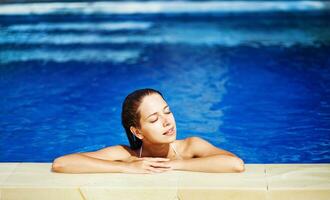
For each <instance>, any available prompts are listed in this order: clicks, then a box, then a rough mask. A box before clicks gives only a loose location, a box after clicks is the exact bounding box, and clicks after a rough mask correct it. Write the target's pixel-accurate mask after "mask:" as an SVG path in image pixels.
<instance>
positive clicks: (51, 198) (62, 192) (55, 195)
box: [0, 187, 84, 200]
mask: <svg viewBox="0 0 330 200" xmlns="http://www.w3.org/2000/svg"><path fill="white" fill-rule="evenodd" d="M0 199H1V200H39V199H40V200H59V199H60V200H84V198H83V197H82V195H81V194H80V192H79V189H72V188H71V189H70V188H17V187H13V188H10V187H7V188H2V189H1V198H0Z"/></svg>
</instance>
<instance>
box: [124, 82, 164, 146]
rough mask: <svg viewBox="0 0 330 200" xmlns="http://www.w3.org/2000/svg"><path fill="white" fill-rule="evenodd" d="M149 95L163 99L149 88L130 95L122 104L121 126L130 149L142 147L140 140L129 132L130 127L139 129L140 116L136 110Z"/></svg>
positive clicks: (157, 92)
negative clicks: (155, 95)
mask: <svg viewBox="0 0 330 200" xmlns="http://www.w3.org/2000/svg"><path fill="white" fill-rule="evenodd" d="M151 94H159V95H160V96H161V97H162V98H164V97H163V95H162V94H161V93H160V92H159V91H157V90H155V89H151V88H144V89H139V90H135V91H134V92H132V93H130V94H129V95H127V97H126V98H125V100H124V102H123V105H122V110H121V124H122V125H123V127H124V129H125V131H126V135H127V138H128V141H129V143H130V146H131V149H138V148H140V147H141V145H142V140H140V139H139V138H138V137H136V136H135V135H134V134H133V133H132V132H131V130H130V127H131V126H133V127H136V128H141V125H140V118H141V114H140V112H138V108H139V107H140V104H141V103H142V100H143V98H144V97H145V96H148V95H151Z"/></svg>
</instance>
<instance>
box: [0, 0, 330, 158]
mask: <svg viewBox="0 0 330 200" xmlns="http://www.w3.org/2000/svg"><path fill="white" fill-rule="evenodd" d="M153 3H154V2H151V4H150V5H149V4H148V5H146V4H145V3H142V4H141V3H140V4H138V3H136V4H137V6H136V7H134V8H135V10H133V11H132V7H130V8H131V10H127V5H126V7H125V5H123V4H118V3H117V4H118V5H121V7H120V8H121V9H114V7H111V6H116V5H117V4H116V5H112V4H106V3H104V2H103V4H102V5H100V4H97V3H95V4H89V5H84V4H72V6H71V7H70V6H68V5H67V4H65V3H59V4H58V5H57V6H59V7H56V6H55V7H54V5H53V4H43V5H42V6H45V5H48V7H47V6H46V7H43V8H44V9H40V8H39V9H38V7H36V8H35V7H33V6H38V5H39V4H34V5H33V6H32V5H29V4H9V5H6V6H12V7H11V8H10V7H7V8H6V9H4V7H3V6H1V5H0V25H1V26H0V161H39V162H40V161H41V162H50V161H52V159H54V158H55V157H57V156H60V155H63V154H67V153H73V152H80V151H93V150H97V149H100V148H103V147H106V146H111V145H116V144H128V141H127V139H126V135H125V133H124V130H123V128H122V127H121V123H120V112H121V104H122V101H123V100H124V98H125V96H126V95H127V94H128V93H129V92H131V91H133V90H135V89H138V88H144V87H151V88H155V89H158V90H160V91H161V92H162V93H163V94H164V96H165V98H166V100H167V101H168V103H169V105H170V107H171V109H172V111H173V113H174V116H175V118H176V123H177V129H178V131H177V134H178V136H177V138H178V139H183V138H186V137H190V136H200V137H202V138H204V139H206V140H208V141H210V142H211V143H212V144H214V145H215V146H217V147H220V148H223V149H226V150H229V151H231V152H233V153H235V154H237V155H238V156H240V157H241V158H243V160H244V161H245V162H246V163H328V162H330V153H329V146H330V56H329V55H330V40H329V39H330V37H329V36H330V28H329V27H330V21H329V20H327V19H329V14H328V10H327V9H325V7H324V4H323V3H320V2H318V3H319V4H317V2H316V3H314V4H306V5H305V4H304V5H301V4H290V3H288V2H287V4H285V3H284V5H286V6H287V7H285V6H284V7H283V6H282V7H278V8H277V7H276V6H275V7H274V5H273V7H270V8H268V7H267V5H266V4H265V5H264V7H261V8H259V10H258V8H256V9H257V10H252V11H251V10H249V9H248V8H250V7H251V4H249V6H245V7H244V5H237V6H238V7H237V8H236V10H237V11H235V6H234V8H232V10H230V9H229V10H226V9H223V8H224V7H223V6H224V5H222V7H221V6H220V7H219V5H218V7H217V5H215V4H209V5H208V4H201V5H204V6H205V5H208V6H205V10H204V12H200V9H196V8H195V7H196V5H195V4H193V3H192V4H189V3H186V4H184V3H183V6H181V7H180V6H178V5H177V6H174V7H171V4H166V3H163V4H164V5H165V6H164V5H163V7H161V8H159V7H156V8H158V10H157V9H156V10H155V7H153V6H155V5H157V3H155V4H153ZM181 3H182V2H181ZM213 3H214V2H213ZM124 4H125V3H124ZM70 5H71V4H70ZM118 5H117V6H118ZM158 5H159V4H158ZM160 5H162V4H160ZM201 5H197V6H201ZM258 5H260V4H258ZM13 6H16V7H13ZM21 6H23V9H22V10H20V7H21ZM24 6H25V7H24ZM39 6H40V5H39ZM61 6H62V7H61ZM79 6H80V7H79ZM88 6H89V7H88ZM106 6H108V7H106ZM109 6H110V7H109ZM139 6H140V7H139ZM194 6H195V7H194ZM239 6H241V7H239ZM252 6H253V5H252ZM268 6H269V5H268ZM290 6H291V7H290ZM322 6H323V7H322ZM64 7H65V8H66V9H64V10H63V8H64ZM105 8H107V9H105ZM111 8H113V9H111ZM180 8H181V9H180ZM197 8H199V7H197ZM239 8H240V9H239ZM264 8H267V9H266V10H265V9H264ZM271 8H272V9H273V10H272V9H271ZM280 8H281V9H282V8H286V10H285V9H284V10H281V9H280ZM33 9H35V10H37V11H39V12H40V13H34V14H33V12H34V10H33ZM207 9H209V10H207ZM244 9H245V11H244ZM276 9H277V10H276ZM148 10H149V11H148ZM306 10H307V11H306ZM114 11H116V12H114ZM251 13H252V14H251ZM35 14H37V15H35Z"/></svg>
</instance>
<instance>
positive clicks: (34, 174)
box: [0, 162, 330, 200]
mask: <svg viewBox="0 0 330 200" xmlns="http://www.w3.org/2000/svg"><path fill="white" fill-rule="evenodd" d="M245 168H246V170H245V171H244V172H243V173H204V172H189V171H170V172H164V173H160V174H122V173H95V174H61V173H54V172H51V170H50V169H51V163H26V162H23V163H0V199H1V200H15V199H19V200H22V199H28V200H30V199H31V200H32V199H33V200H35V199H47V200H53V199H68V200H71V199H72V200H94V199H95V200H96V199H97V200H102V199H130V200H132V199H133V200H135V199H136V200H139V199H171V200H174V199H180V200H183V199H184V200H186V199H189V200H195V199H196V200H197V199H211V200H213V199H225V200H227V199H228V200H229V199H230V200H235V199H244V200H249V199H251V200H252V199H253V200H273V199H281V200H282V199H284V200H285V199H299V200H305V199H313V200H323V199H324V200H326V199H329V197H330V163H325V164H246V165H245Z"/></svg>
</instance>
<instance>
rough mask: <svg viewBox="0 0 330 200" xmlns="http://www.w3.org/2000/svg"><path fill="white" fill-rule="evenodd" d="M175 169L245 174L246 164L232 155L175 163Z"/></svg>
mask: <svg viewBox="0 0 330 200" xmlns="http://www.w3.org/2000/svg"><path fill="white" fill-rule="evenodd" d="M173 168H174V169H176V170H183V171H199V172H243V171H244V162H243V161H242V160H241V159H240V158H238V157H234V156H230V155H215V156H209V157H203V158H191V159H187V160H175V161H173Z"/></svg>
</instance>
